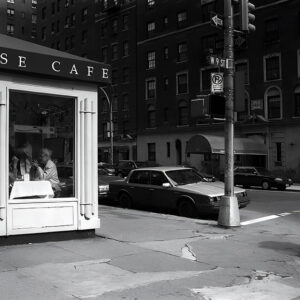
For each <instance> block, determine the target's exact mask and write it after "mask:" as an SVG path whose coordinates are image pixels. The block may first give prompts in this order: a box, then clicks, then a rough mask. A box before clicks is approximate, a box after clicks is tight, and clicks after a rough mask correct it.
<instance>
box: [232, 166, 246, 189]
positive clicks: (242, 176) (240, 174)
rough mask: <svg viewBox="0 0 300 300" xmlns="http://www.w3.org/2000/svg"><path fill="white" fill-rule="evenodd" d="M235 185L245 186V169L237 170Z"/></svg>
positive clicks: (235, 172)
mask: <svg viewBox="0 0 300 300" xmlns="http://www.w3.org/2000/svg"><path fill="white" fill-rule="evenodd" d="M234 184H235V185H244V184H245V174H244V173H243V169H241V168H237V169H235V171H234Z"/></svg>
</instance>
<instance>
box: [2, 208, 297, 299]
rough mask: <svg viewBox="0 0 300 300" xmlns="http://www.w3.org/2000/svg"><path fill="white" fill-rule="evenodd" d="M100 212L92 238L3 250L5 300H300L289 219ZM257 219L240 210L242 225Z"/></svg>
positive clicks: (294, 242) (293, 234) (293, 232)
mask: <svg viewBox="0 0 300 300" xmlns="http://www.w3.org/2000/svg"><path fill="white" fill-rule="evenodd" d="M99 212H100V216H101V220H102V228H101V229H100V230H99V231H98V232H97V234H98V237H96V238H94V239H88V240H74V241H64V242H49V243H44V244H29V245H19V246H8V247H1V248H0V291H1V293H0V299H74V298H75V299H156V298H157V299H212V300H213V299H217V300H219V299H222V300H224V299H225V300H226V299H230V300H232V299H239V300H242V299H247V300H248V299H250V298H251V299H253V300H255V299H280V300H282V299H300V243H299V241H300V239H299V233H298V230H296V229H294V228H291V223H288V222H287V221H288V220H289V218H290V216H284V217H281V218H278V219H275V220H270V221H268V222H263V223H257V224H252V225H249V226H243V227H241V228H236V229H223V228H219V227H217V226H216V221H215V220H197V219H186V218H181V217H177V216H171V215H165V214H158V213H151V212H143V211H136V210H126V209H120V208H114V207H108V206H100V208H99ZM253 214H254V212H251V209H249V210H248V211H247V210H246V211H244V210H242V211H241V218H242V221H244V220H245V219H247V218H249V217H252V216H254V215H253ZM295 214H297V212H295ZM299 217H300V214H299ZM292 222H295V219H292ZM295 226H299V223H296V224H295Z"/></svg>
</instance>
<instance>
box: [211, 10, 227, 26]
mask: <svg viewBox="0 0 300 300" xmlns="http://www.w3.org/2000/svg"><path fill="white" fill-rule="evenodd" d="M210 23H211V25H212V26H215V27H218V28H223V23H224V22H223V18H222V17H221V16H219V15H218V14H216V13H211V20H210Z"/></svg>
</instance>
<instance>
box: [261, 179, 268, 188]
mask: <svg viewBox="0 0 300 300" xmlns="http://www.w3.org/2000/svg"><path fill="white" fill-rule="evenodd" d="M261 187H262V189H263V190H269V189H270V184H269V182H268V181H263V182H262V184H261Z"/></svg>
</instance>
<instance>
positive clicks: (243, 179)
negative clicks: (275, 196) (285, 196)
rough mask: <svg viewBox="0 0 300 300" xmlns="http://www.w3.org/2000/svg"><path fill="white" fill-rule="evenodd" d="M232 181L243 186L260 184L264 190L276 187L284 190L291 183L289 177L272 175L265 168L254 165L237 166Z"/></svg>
mask: <svg viewBox="0 0 300 300" xmlns="http://www.w3.org/2000/svg"><path fill="white" fill-rule="evenodd" d="M234 182H235V184H236V185H242V186H243V187H245V188H248V187H251V186H260V187H262V188H263V189H264V190H268V189H270V188H277V189H279V190H285V189H286V187H287V186H290V185H292V184H293V182H292V180H291V179H288V178H282V177H276V176H272V174H270V173H268V172H267V171H266V170H263V169H260V171H259V170H258V169H257V168H254V167H237V168H235V169H234Z"/></svg>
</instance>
